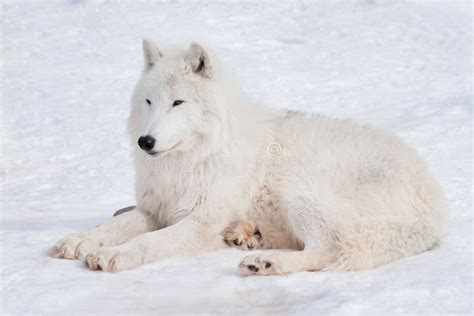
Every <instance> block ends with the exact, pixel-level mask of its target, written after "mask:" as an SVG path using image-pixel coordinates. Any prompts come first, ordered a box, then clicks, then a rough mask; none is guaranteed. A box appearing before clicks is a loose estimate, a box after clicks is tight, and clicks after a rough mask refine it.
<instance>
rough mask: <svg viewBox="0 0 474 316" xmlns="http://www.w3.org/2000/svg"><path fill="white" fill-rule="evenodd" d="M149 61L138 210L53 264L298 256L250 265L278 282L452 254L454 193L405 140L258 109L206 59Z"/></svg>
mask: <svg viewBox="0 0 474 316" xmlns="http://www.w3.org/2000/svg"><path fill="white" fill-rule="evenodd" d="M143 48H144V56H145V69H144V71H143V75H142V77H141V79H140V81H139V82H138V85H137V87H136V90H135V93H134V95H133V98H132V111H131V115H130V119H129V129H130V134H131V138H132V141H133V143H134V145H135V168H136V200H137V208H136V210H134V211H131V212H128V213H125V214H122V215H120V216H117V217H113V218H111V219H110V220H109V221H107V222H106V223H105V224H103V225H101V226H98V227H97V228H95V229H92V230H91V231H88V232H83V233H79V234H72V235H68V236H66V237H64V238H63V239H62V240H60V241H59V242H58V243H56V245H55V246H54V247H53V248H52V249H51V255H52V256H54V257H57V258H67V259H80V258H84V259H85V261H86V263H87V266H88V267H89V268H90V269H93V270H97V269H100V270H103V271H120V270H125V269H130V268H133V267H136V266H139V265H142V264H145V263H149V262H154V261H157V260H160V259H163V258H166V257H170V256H190V255H196V254H199V253H203V252H208V251H212V250H216V249H220V248H224V247H227V245H231V246H233V247H237V248H240V249H252V248H254V249H257V248H293V249H294V250H295V251H278V250H274V251H268V252H264V253H262V254H260V255H250V256H247V257H246V258H244V259H243V261H242V262H241V263H240V265H239V269H240V271H241V273H242V274H244V275H249V274H255V275H271V274H285V273H291V272H296V271H317V270H326V269H342V270H359V269H369V268H373V267H376V266H378V265H381V264H385V263H388V262H391V261H393V260H396V259H399V258H402V257H405V256H411V255H415V254H418V253H420V252H422V251H426V250H429V249H431V248H433V247H434V246H436V245H437V244H438V243H439V242H440V239H441V238H442V236H443V234H444V232H445V227H444V226H445V225H444V224H445V211H446V204H445V199H444V194H443V191H442V189H441V188H440V186H439V185H438V183H437V182H435V181H434V180H433V178H432V177H431V176H430V174H429V173H428V171H427V168H426V166H425V163H424V162H423V161H422V160H421V159H420V158H419V157H418V155H417V154H416V152H415V151H414V150H413V149H411V148H410V147H409V146H407V145H406V144H405V143H404V142H403V141H401V140H400V139H399V138H397V137H396V136H393V135H390V134H388V133H385V132H383V131H380V130H377V129H373V128H368V127H363V126H359V125H356V124H354V123H353V122H351V121H347V120H345V121H340V120H333V119H328V118H324V117H320V116H310V115H305V114H302V113H294V112H280V111H272V110H268V109H263V108H261V107H258V106H256V105H254V104H252V103H251V102H249V101H248V100H247V98H246V97H245V95H244V94H243V93H242V92H241V90H240V89H239V87H238V86H237V85H235V84H234V83H233V81H232V80H230V79H229V78H228V77H227V76H226V75H225V73H224V72H223V71H222V69H221V66H220V64H219V62H218V60H217V59H216V57H215V55H214V54H213V53H212V52H211V51H210V50H208V49H207V48H205V47H203V46H202V45H199V44H195V43H193V44H191V46H190V47H189V48H188V49H183V48H179V47H171V48H163V49H160V48H158V47H157V46H156V45H155V44H154V43H153V42H151V41H148V40H145V41H144V42H143ZM137 141H138V146H137V145H136V142H137Z"/></svg>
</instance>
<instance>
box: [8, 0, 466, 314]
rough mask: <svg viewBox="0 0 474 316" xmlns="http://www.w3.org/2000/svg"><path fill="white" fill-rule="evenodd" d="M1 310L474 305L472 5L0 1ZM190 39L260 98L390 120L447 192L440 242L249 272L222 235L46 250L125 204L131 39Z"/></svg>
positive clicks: (429, 309)
mask: <svg viewBox="0 0 474 316" xmlns="http://www.w3.org/2000/svg"><path fill="white" fill-rule="evenodd" d="M1 10H2V11H1V23H2V25H1V27H2V38H1V39H2V50H1V60H0V64H1V73H2V79H1V85H2V86H1V92H2V113H1V114H2V117H1V131H0V132H1V138H2V147H3V149H2V157H1V164H2V169H3V171H2V174H1V176H0V181H1V188H2V194H1V207H2V212H1V241H0V249H1V271H2V280H1V309H0V313H2V314H7V315H8V314H58V315H65V314H111V315H112V314H115V313H118V312H120V313H122V314H161V315H162V314H166V313H215V314H220V313H236V314H237V313H239V314H240V313H250V314H273V313H284V314H294V313H298V314H307V315H317V314H321V313H323V314H325V313H338V314H365V313H371V314H380V315H382V314H387V313H390V314H392V313H411V314H420V313H422V314H434V313H436V314H439V313H465V314H470V313H472V301H471V296H472V268H473V266H472V219H473V212H472V195H471V194H472V191H471V189H472V165H471V163H472V94H473V93H472V55H471V53H472V51H471V50H472V33H471V32H472V28H471V27H472V24H471V23H472V8H471V5H470V4H469V3H468V2H462V1H447V0H446V1H438V2H426V1H413V2H412V1H398V2H395V1H379V0H366V1H356V0H352V1H345V2H337V3H335V2H328V1H321V2H319V1H302V2H298V3H296V2H295V3H293V4H291V3H290V1H288V2H280V1H267V2H255V3H253V4H252V3H249V2H248V1H243V2H242V3H238V2H237V1H232V2H218V1H212V2H207V3H199V2H197V1H191V2H185V1H181V2H178V3H168V2H165V1H162V2H161V1H120V2H119V1H116V2H115V1H114V2H109V1H100V2H99V1H81V0H70V1H48V2H46V1H35V2H32V1H31V2H29V1H22V2H20V1H13V0H10V1H8V0H4V1H2V9H1ZM142 37H150V38H153V39H155V40H156V41H157V42H158V43H187V42H189V41H191V40H198V41H201V42H204V43H206V44H208V45H209V46H211V47H213V48H214V49H215V50H216V52H217V54H218V55H219V56H220V58H221V60H222V63H223V64H224V65H227V67H228V68H229V70H230V71H231V72H233V73H234V74H235V76H236V77H237V78H238V79H239V81H240V82H241V83H242V85H243V86H244V88H245V89H246V91H248V93H249V95H251V97H252V98H253V99H254V100H255V101H257V102H262V103H265V104H269V105H272V106H274V107H289V108H292V109H303V110H308V111H314V112H320V113H324V114H327V115H331V116H335V117H345V118H353V119H356V120H358V121H361V122H364V123H368V124H372V125H376V126H380V127H383V128H385V129H388V130H391V131H393V132H396V133H397V134H399V135H401V136H402V137H404V138H405V139H406V140H407V141H408V142H409V143H410V144H412V145H413V146H414V147H416V148H417V149H418V150H419V152H420V153H421V155H422V156H423V157H425V158H426V160H427V161H428V163H429V166H430V168H431V170H432V172H433V174H434V175H435V177H436V178H437V179H438V180H439V181H440V182H441V183H442V185H443V187H444V188H445V190H446V195H447V197H448V200H449V206H450V233H449V236H448V238H447V239H446V241H445V243H444V244H443V245H442V246H441V247H440V248H439V249H436V250H434V251H431V252H428V253H424V254H421V255H419V256H416V257H411V258H406V259H404V260H401V261H398V262H395V263H393V264H390V265H387V266H383V267H380V268H378V269H376V270H372V271H364V272H351V273H308V272H304V273H295V274H293V275H289V276H275V277H248V278H242V277H240V276H239V275H238V274H237V271H236V265H237V263H238V262H239V260H240V259H241V258H242V257H243V256H244V255H246V254H247V253H244V252H239V251H237V250H231V249H229V250H225V251H221V252H218V253H212V254H208V255H204V256H201V257H197V258H189V259H170V260H166V261H162V262H158V263H155V264H150V265H146V266H143V267H140V268H138V269H135V270H132V271H127V272H121V273H117V274H107V273H101V272H91V271H89V270H87V269H86V268H85V266H84V265H83V263H81V262H79V261H68V260H56V259H52V258H50V257H48V256H47V255H46V251H47V249H48V248H49V247H50V246H51V245H52V244H53V243H54V242H56V241H57V240H58V239H59V238H61V237H62V236H63V235H64V234H66V233H69V232H75V231H80V230H84V229H88V228H91V227H94V226H95V225H97V224H99V223H101V222H103V221H104V220H105V219H107V218H108V217H109V216H111V214H112V213H113V212H114V211H115V210H116V209H118V208H121V207H124V206H127V205H131V204H133V203H134V194H133V169H132V163H131V156H130V145H129V142H128V138H127V136H126V131H125V123H126V118H127V114H128V107H129V103H128V100H129V98H130V96H131V92H132V90H133V87H134V84H135V82H136V80H137V78H138V75H139V73H140V70H141V67H142V52H141V39H142Z"/></svg>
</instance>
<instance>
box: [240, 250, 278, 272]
mask: <svg viewBox="0 0 474 316" xmlns="http://www.w3.org/2000/svg"><path fill="white" fill-rule="evenodd" d="M239 272H240V273H241V274H242V275H244V276H249V275H274V274H279V273H278V272H277V269H276V266H275V260H273V258H272V257H271V256H266V255H264V254H262V255H252V256H247V257H245V258H244V259H243V260H242V261H241V262H240V264H239Z"/></svg>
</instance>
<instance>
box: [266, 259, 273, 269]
mask: <svg viewBox="0 0 474 316" xmlns="http://www.w3.org/2000/svg"><path fill="white" fill-rule="evenodd" d="M271 266H272V263H271V262H268V261H267V262H265V269H268V268H270V267H271Z"/></svg>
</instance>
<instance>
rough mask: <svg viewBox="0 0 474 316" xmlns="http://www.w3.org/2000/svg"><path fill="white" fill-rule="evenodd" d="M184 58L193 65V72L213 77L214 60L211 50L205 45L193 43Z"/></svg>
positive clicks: (209, 77)
mask: <svg viewBox="0 0 474 316" xmlns="http://www.w3.org/2000/svg"><path fill="white" fill-rule="evenodd" d="M184 60H185V61H186V62H187V63H188V64H189V65H190V66H191V69H192V70H193V72H195V73H197V74H199V75H201V76H203V77H205V78H208V79H211V78H212V77H213V75H214V65H213V63H214V61H213V58H212V57H211V54H210V53H209V51H208V50H207V49H206V48H204V47H203V46H201V45H199V44H196V43H191V46H190V47H189V49H188V51H187V52H186V55H185V56H184Z"/></svg>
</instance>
